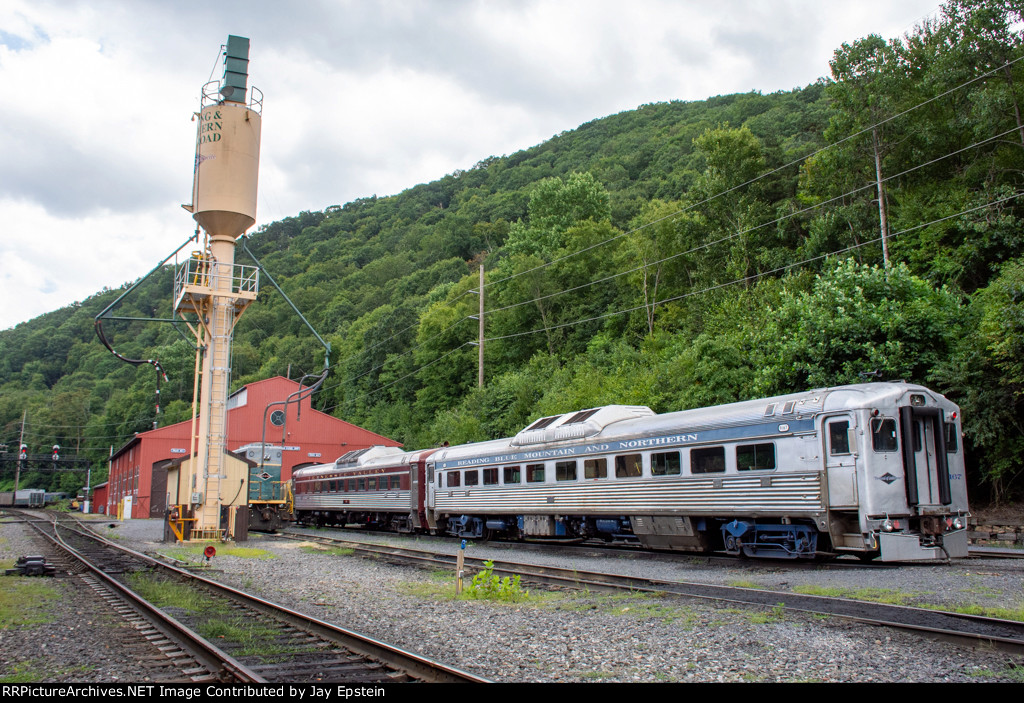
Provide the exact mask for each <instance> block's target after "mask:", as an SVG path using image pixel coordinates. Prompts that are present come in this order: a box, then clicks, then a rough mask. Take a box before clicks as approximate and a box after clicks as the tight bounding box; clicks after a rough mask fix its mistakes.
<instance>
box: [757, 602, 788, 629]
mask: <svg viewBox="0 0 1024 703" xmlns="http://www.w3.org/2000/svg"><path fill="white" fill-rule="evenodd" d="M785 619H786V606H784V605H783V604H782V603H778V604H777V605H775V606H773V607H772V609H771V610H769V611H767V612H760V613H751V614H750V622H751V623H752V624H754V625H767V624H769V623H773V622H782V621H783V620H785Z"/></svg>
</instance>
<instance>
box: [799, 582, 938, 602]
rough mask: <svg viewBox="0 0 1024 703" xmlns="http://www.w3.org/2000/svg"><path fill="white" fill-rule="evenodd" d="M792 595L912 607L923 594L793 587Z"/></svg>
mask: <svg viewBox="0 0 1024 703" xmlns="http://www.w3.org/2000/svg"><path fill="white" fill-rule="evenodd" d="M793 592H794V593H800V594H803V595H806V596H827V597H829V598H850V599H853V600H863V601H868V602H870V603H886V604H888V605H913V604H914V603H915V602H916V601H918V600H919V599H920V598H921V597H922V596H924V595H926V594H924V593H904V592H902V591H896V590H893V589H891V588H838V587H834V586H831V587H825V586H794V587H793Z"/></svg>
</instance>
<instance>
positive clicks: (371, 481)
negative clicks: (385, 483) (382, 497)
mask: <svg viewBox="0 0 1024 703" xmlns="http://www.w3.org/2000/svg"><path fill="white" fill-rule="evenodd" d="M366 490H368V491H375V490H377V479H375V478H368V479H366Z"/></svg>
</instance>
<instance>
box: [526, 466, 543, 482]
mask: <svg viewBox="0 0 1024 703" xmlns="http://www.w3.org/2000/svg"><path fill="white" fill-rule="evenodd" d="M526 482H527V483H544V464H527V465H526Z"/></svg>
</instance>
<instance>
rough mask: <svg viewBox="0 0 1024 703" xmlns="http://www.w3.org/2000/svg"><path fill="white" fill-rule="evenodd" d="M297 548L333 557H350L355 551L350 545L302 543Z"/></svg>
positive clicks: (307, 552)
mask: <svg viewBox="0 0 1024 703" xmlns="http://www.w3.org/2000/svg"><path fill="white" fill-rule="evenodd" d="M299 550H300V551H302V552H304V553H306V554H327V555H329V556H334V557H350V556H352V555H353V554H355V553H356V550H354V549H352V548H351V547H318V546H316V545H313V544H308V545H303V546H302V547H299ZM271 556H273V555H271Z"/></svg>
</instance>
